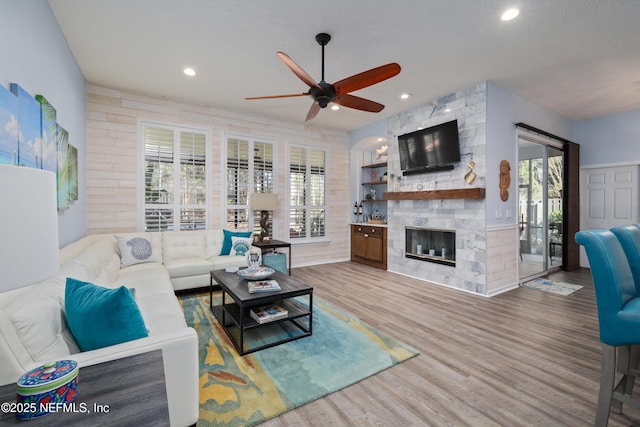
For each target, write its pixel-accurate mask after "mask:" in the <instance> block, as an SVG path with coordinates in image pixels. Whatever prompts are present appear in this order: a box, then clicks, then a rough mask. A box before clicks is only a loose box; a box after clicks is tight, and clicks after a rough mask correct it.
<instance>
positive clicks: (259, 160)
mask: <svg viewBox="0 0 640 427" xmlns="http://www.w3.org/2000/svg"><path fill="white" fill-rule="evenodd" d="M226 140H227V141H226V142H227V144H226V145H227V174H226V175H227V183H226V191H227V197H226V228H227V229H229V230H235V229H241V230H254V233H259V232H260V223H259V221H260V213H259V212H253V213H252V214H251V215H250V214H249V194H250V193H254V192H256V193H273V192H274V181H275V179H274V164H273V162H274V148H273V147H274V145H273V143H271V142H266V141H259V140H255V139H251V138H245V137H234V136H227V138H226ZM270 229H272V228H271V227H270Z"/></svg>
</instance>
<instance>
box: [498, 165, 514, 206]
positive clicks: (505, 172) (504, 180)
mask: <svg viewBox="0 0 640 427" xmlns="http://www.w3.org/2000/svg"><path fill="white" fill-rule="evenodd" d="M510 185H511V165H510V164H509V161H508V160H502V161H501V162H500V199H501V200H502V201H503V202H506V201H507V200H509V186H510Z"/></svg>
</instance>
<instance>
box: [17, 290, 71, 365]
mask: <svg viewBox="0 0 640 427" xmlns="http://www.w3.org/2000/svg"><path fill="white" fill-rule="evenodd" d="M8 314H9V320H10V322H11V324H12V325H13V327H14V328H15V331H16V335H17V336H18V339H19V340H20V342H21V343H22V345H23V346H24V348H25V349H26V350H27V352H28V353H29V355H30V356H31V358H32V359H33V360H34V361H47V360H52V359H59V358H62V357H65V356H68V355H69V354H73V353H77V352H79V351H80V350H79V348H78V346H77V344H76V343H75V340H74V339H73V335H72V334H71V331H69V327H68V325H67V321H66V319H65V315H64V311H63V309H62V305H61V304H60V301H58V300H56V299H54V298H51V297H49V296H43V297H42V298H30V299H29V300H27V301H23V302H22V304H20V305H19V306H17V307H14V310H13V311H12V312H11V313H8Z"/></svg>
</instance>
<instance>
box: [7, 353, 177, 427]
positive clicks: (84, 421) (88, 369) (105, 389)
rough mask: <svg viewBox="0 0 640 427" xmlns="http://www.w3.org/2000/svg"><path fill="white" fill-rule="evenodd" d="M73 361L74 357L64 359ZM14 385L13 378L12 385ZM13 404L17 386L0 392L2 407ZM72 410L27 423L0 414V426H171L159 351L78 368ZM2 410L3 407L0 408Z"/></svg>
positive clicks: (70, 407)
mask: <svg viewBox="0 0 640 427" xmlns="http://www.w3.org/2000/svg"><path fill="white" fill-rule="evenodd" d="M67 358H68V359H73V355H70V356H69V357H67ZM17 380H18V379H17V378H16V381H17ZM15 401H16V384H15V383H12V384H7V385H3V386H0V403H5V402H8V403H11V402H15ZM71 403H72V405H70V406H67V407H66V408H65V409H66V411H68V412H65V409H63V408H60V410H59V411H58V412H54V413H50V414H48V415H44V416H42V417H39V418H34V419H32V420H29V421H22V420H19V419H17V418H16V414H15V413H12V412H5V411H4V410H3V411H2V412H0V426H13V425H20V426H23V427H24V426H26V425H28V426H29V427H32V426H34V427H35V426H52V425H64V426H89V425H96V426H97V425H100V426H106V425H141V426H142V425H153V426H168V425H169V404H168V402H167V389H166V385H165V381H164V365H163V361H162V350H154V351H150V352H147V353H142V354H137V355H134V356H129V357H125V358H122V359H117V360H112V361H110V362H105V363H100V364H98V365H92V366H85V367H83V368H80V372H79V373H78V396H77V397H76V399H75V400H74V401H73V402H71ZM3 408H4V406H3Z"/></svg>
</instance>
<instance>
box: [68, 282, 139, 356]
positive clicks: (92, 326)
mask: <svg viewBox="0 0 640 427" xmlns="http://www.w3.org/2000/svg"><path fill="white" fill-rule="evenodd" d="M64 305H65V311H66V315H67V324H68V325H69V328H70V329H71V334H72V335H73V337H74V338H75V339H76V342H77V343H78V346H79V347H80V350H82V351H88V350H94V349H96V348H102V347H108V346H110V345H114V344H120V343H123V342H127V341H132V340H135V339H138V338H144V337H147V336H149V332H148V331H147V328H146V326H145V324H144V319H143V318H142V314H140V309H139V308H138V304H136V300H135V299H134V298H133V295H131V291H130V290H129V289H127V288H126V287H125V286H120V287H119V288H115V289H109V288H103V287H102V286H96V285H94V284H93V283H87V282H81V281H80V280H76V279H72V278H67V284H66V288H65V292H64Z"/></svg>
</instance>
